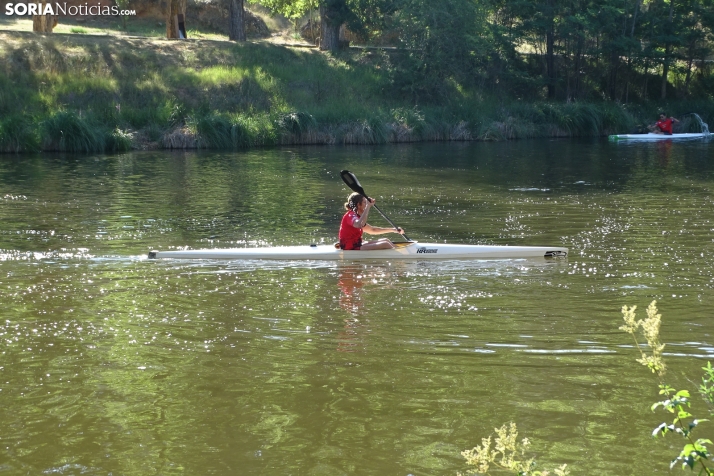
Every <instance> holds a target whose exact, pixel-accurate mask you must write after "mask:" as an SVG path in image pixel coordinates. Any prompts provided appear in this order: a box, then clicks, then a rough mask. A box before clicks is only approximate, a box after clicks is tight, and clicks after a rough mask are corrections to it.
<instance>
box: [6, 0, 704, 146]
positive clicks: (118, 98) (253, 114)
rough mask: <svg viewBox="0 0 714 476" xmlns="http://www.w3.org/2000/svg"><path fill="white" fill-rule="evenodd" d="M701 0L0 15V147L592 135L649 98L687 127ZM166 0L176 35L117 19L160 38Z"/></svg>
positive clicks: (631, 124)
mask: <svg viewBox="0 0 714 476" xmlns="http://www.w3.org/2000/svg"><path fill="white" fill-rule="evenodd" d="M102 1H109V0H102ZM176 2H178V3H177V4H176ZM182 2H183V3H182ZM713 2H714V0H696V1H695V0H669V1H666V0H650V1H644V0H617V1H615V0H602V1H597V2H595V1H586V0H575V1H555V0H486V1H484V0H441V1H438V2H434V1H427V0H297V1H295V0H256V1H255V2H254V3H246V4H244V3H243V1H242V0H215V1H210V2H200V1H195V0H191V1H189V2H187V1H185V0H165V1H164V2H146V1H142V2H138V1H135V2H132V1H131V0H128V1H124V0H121V7H122V8H133V9H136V11H137V12H139V13H140V15H139V16H137V17H132V16H130V17H123V18H121V21H120V22H118V23H116V22H115V23H116V25H114V26H111V27H109V26H108V27H107V28H106V29H107V32H106V33H107V34H106V36H90V35H88V34H86V30H85V29H84V28H73V29H72V30H71V31H72V32H76V33H85V34H62V35H58V34H48V33H42V34H38V33H34V34H33V33H30V32H18V31H9V30H8V29H6V31H4V32H3V31H2V30H3V26H4V25H7V24H8V19H7V17H4V18H3V19H2V20H3V21H4V22H5V23H3V22H0V60H2V63H1V65H0V150H2V151H5V152H17V151H29V150H67V151H85V152H91V151H108V150H124V149H127V148H160V147H169V148H201V147H213V148H238V147H253V146H261V145H272V144H291V143H358V144H369V143H383V142H400V141H413V140H502V139H515V138H527V137H543V136H550V137H572V136H583V135H595V136H597V135H605V134H608V133H622V132H637V131H643V130H644V126H645V124H646V123H647V122H652V121H653V120H654V118H655V116H656V114H657V113H658V112H659V111H660V110H666V112H667V113H668V114H670V115H674V116H678V117H679V118H680V119H682V122H681V123H680V125H679V127H680V131H698V130H699V129H698V128H699V125H698V124H695V123H693V122H692V121H691V120H689V119H688V118H687V117H686V115H687V114H689V113H692V112H697V113H698V114H699V115H701V116H702V117H703V118H704V120H705V121H710V120H711V118H713V117H714V71H713V70H712V66H713V63H714V61H713V59H712V53H713V51H714V3H713ZM1 6H2V5H0V7H1ZM176 12H181V14H182V15H184V18H185V22H186V25H188V26H189V35H188V37H189V38H188V39H186V40H166V39H164V40H161V39H159V38H152V39H149V38H146V39H145V40H143V41H142V40H141V39H140V38H138V35H141V33H140V32H139V33H136V30H133V31H134V33H132V34H129V35H127V33H128V32H129V31H130V30H132V28H134V27H135V26H137V25H140V24H146V22H147V21H148V22H150V23H151V24H153V25H154V26H156V25H161V28H160V30H161V31H160V36H163V37H164V38H166V37H169V38H172V37H173V35H174V33H175V31H173V30H172V27H173V26H175V24H174V22H173V20H172V19H174V18H175V14H176ZM207 12H213V13H212V14H210V15H209V14H208V13H207ZM236 15H237V16H236ZM236 18H237V19H236ZM35 20H37V19H35ZM59 20H60V24H62V23H63V22H65V23H73V22H74V23H73V24H83V25H88V24H89V23H81V22H84V21H87V19H86V18H85V19H83V18H60V19H59ZM90 20H91V19H90ZM157 20H159V21H158V22H157ZM78 22H79V23H78ZM142 22H144V23H142ZM45 23H46V24H47V23H52V22H47V21H45ZM164 27H165V29H164ZM112 28H114V29H115V30H116V31H109V30H112ZM236 28H239V29H241V30H242V32H237V30H236ZM280 28H283V29H284V30H285V31H282V32H280V31H276V30H277V29H280ZM82 30H84V31H82ZM50 31H52V28H50ZM147 31H148V30H147ZM207 32H213V33H211V34H212V35H213V36H210V37H209V36H208V35H209V33H207ZM279 35H282V37H283V38H285V37H287V38H288V39H289V40H291V43H290V44H285V42H283V44H276V41H275V37H276V36H279ZM277 43H279V42H277Z"/></svg>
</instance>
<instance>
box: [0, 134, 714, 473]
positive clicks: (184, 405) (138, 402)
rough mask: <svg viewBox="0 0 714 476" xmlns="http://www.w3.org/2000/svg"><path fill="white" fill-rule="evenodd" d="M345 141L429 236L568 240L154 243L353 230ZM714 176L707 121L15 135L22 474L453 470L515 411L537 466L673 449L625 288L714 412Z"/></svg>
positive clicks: (6, 364)
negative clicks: (699, 132)
mask: <svg viewBox="0 0 714 476" xmlns="http://www.w3.org/2000/svg"><path fill="white" fill-rule="evenodd" d="M344 168H347V169H349V170H351V171H353V172H354V173H355V174H356V175H357V176H358V177H359V179H360V181H361V182H362V185H363V186H364V187H365V189H366V190H367V192H368V193H370V194H371V195H373V196H374V197H376V199H377V204H378V205H379V207H380V209H381V210H382V211H384V212H385V213H386V214H387V215H388V216H390V218H392V220H393V221H394V222H395V223H397V224H398V225H400V226H402V227H404V228H405V229H406V231H407V234H408V235H409V236H410V238H412V239H417V240H419V241H422V242H449V243H480V244H510V245H558V246H566V247H568V248H569V249H570V255H569V256H568V258H567V259H556V260H545V259H542V260H490V261H451V262H432V261H429V262H413V263H404V262H391V263H344V264H336V263H331V262H289V261H285V262H258V261H248V262H240V261H232V262H226V261H206V262H189V261H171V260H148V259H146V255H147V252H148V251H149V250H152V249H175V248H177V247H184V246H188V247H191V248H210V247H234V246H238V247H243V246H267V245H288V244H302V243H332V242H334V241H335V240H336V232H337V228H338V227H339V221H340V218H341V215H342V212H343V211H342V204H343V203H344V201H345V198H346V196H347V194H348V192H349V190H348V189H347V188H346V187H345V186H344V184H343V183H342V181H341V180H340V176H339V172H340V170H341V169H344ZM713 188H714V145H713V144H711V143H707V142H686V143H671V142H669V143H660V144H613V143H608V142H606V141H601V140H594V141H590V140H585V141H580V140H529V141H518V142H507V143H433V144H431V143H427V144H404V145H386V146H375V147H294V148H279V149H267V150H252V151H247V152H236V153H227V152H166V151H153V152H152V151H148V152H132V153H127V154H122V155H111V156H104V155H101V156H70V155H53V154H45V155H37V156H12V155H5V156H0V217H1V219H0V299H1V302H2V309H3V311H2V318H1V319H0V338H1V339H2V347H1V350H0V352H1V359H0V422H1V423H0V428H1V429H0V474H8V475H20V474H23V475H24V474H60V475H69V474H72V475H75V474H98V475H99V474H102V475H106V474H113V475H146V474H165V475H174V474H176V475H178V474H186V475H188V474H201V475H209V474H215V475H234V474H256V475H257V474H264V475H274V474H280V475H289V474H292V475H301V474H305V475H341V474H344V475H352V474H365V475H366V474H369V475H387V474H390V475H403V476H407V475H413V476H423V475H447V474H448V475H455V474H456V473H457V472H458V471H461V472H464V471H465V470H466V469H467V468H466V467H465V465H464V459H463V458H462V456H461V455H460V452H461V451H463V450H465V449H470V448H472V447H473V446H475V445H478V444H480V443H481V439H482V438H484V437H487V436H488V435H489V434H491V433H492V432H493V429H494V428H495V427H500V426H501V425H502V424H504V423H508V422H515V423H516V424H517V425H518V429H519V432H520V433H519V434H520V437H524V436H525V437H528V438H529V439H530V440H531V442H532V444H531V447H530V449H529V455H530V456H534V457H535V458H536V460H537V463H538V467H537V468H538V469H552V468H553V467H555V466H559V465H560V464H563V463H567V464H568V466H569V468H570V469H571V474H598V475H613V476H615V475H623V474H654V473H661V474H665V473H667V474H668V473H669V462H670V460H671V459H673V458H674V457H676V456H677V455H678V453H679V450H680V449H681V446H682V445H683V440H681V438H679V437H675V436H672V435H668V436H667V437H666V438H665V439H664V440H663V439H652V438H651V437H650V434H651V431H652V429H653V428H654V427H655V426H657V425H658V424H659V423H660V422H662V421H664V419H665V418H666V417H667V415H665V414H664V413H653V412H652V411H651V410H650V405H651V404H652V403H653V402H655V401H656V400H657V398H658V395H657V391H658V388H657V385H658V381H657V378H656V377H655V376H653V374H651V373H650V372H649V371H648V370H647V369H646V368H644V367H642V366H641V365H640V364H638V363H637V362H636V361H635V359H636V358H638V357H639V353H638V352H637V351H636V349H635V348H634V346H633V345H632V340H631V338H630V337H629V336H628V335H626V334H624V333H623V332H622V331H619V330H618V327H619V326H620V325H621V324H622V317H621V313H620V309H621V307H622V306H623V305H628V306H629V305H637V306H638V308H639V311H638V317H645V312H644V310H645V308H646V307H647V305H648V304H649V303H650V302H651V301H652V300H655V299H656V300H657V301H658V307H659V310H660V312H661V313H662V315H663V323H662V329H661V338H662V340H663V342H665V343H666V348H665V359H666V362H667V364H668V366H669V370H668V373H667V374H666V376H665V379H666V381H667V382H668V383H669V384H670V385H672V386H674V387H676V388H678V389H679V388H688V389H689V390H690V391H692V394H693V399H692V400H693V402H694V405H693V407H692V413H694V414H695V415H696V416H698V417H699V418H707V417H708V416H709V414H708V409H707V407H706V406H705V405H704V404H703V403H702V402H701V399H700V398H699V397H698V395H697V394H696V393H697V392H696V390H697V386H698V384H699V382H700V378H701V374H702V372H701V367H702V366H704V365H706V362H707V361H708V360H712V359H713V358H714V336H712V333H713V332H714V321H713V320H712V317H713V316H712V309H713V308H714V292H712V288H713V287H714V243H713V240H714V203H713V198H712V197H713V196H714V193H713ZM370 218H371V219H370V222H371V223H372V224H374V225H378V226H386V223H385V222H384V221H383V220H382V219H381V218H380V217H379V216H378V215H376V214H375V215H374V216H371V217H370ZM697 432H699V433H697V436H700V437H708V438H712V437H714V424H712V423H708V424H707V423H704V424H702V425H701V427H700V428H698V429H697ZM713 439H714V438H713Z"/></svg>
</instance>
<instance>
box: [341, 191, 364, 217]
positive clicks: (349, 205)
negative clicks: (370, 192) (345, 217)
mask: <svg viewBox="0 0 714 476" xmlns="http://www.w3.org/2000/svg"><path fill="white" fill-rule="evenodd" d="M364 200H365V197H364V195H362V194H361V193H357V192H354V193H352V194H350V196H349V197H347V202H346V203H345V210H352V211H353V212H355V213H359V206H360V205H361V204H362V202H363V201H364Z"/></svg>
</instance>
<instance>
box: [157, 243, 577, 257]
mask: <svg viewBox="0 0 714 476" xmlns="http://www.w3.org/2000/svg"><path fill="white" fill-rule="evenodd" d="M395 245H396V248H395V249H390V250H370V251H364V250H359V251H358V250H351V251H345V250H341V249H339V248H335V247H334V246H333V245H303V246H276V247H266V248H232V249H203V250H175V251H151V252H150V253H149V259H162V258H173V259H220V260H226V259H228V260H258V259H259V260H336V261H345V260H347V261H351V260H426V259H428V260H454V259H459V260H460V259H515V258H565V257H567V256H568V249H567V248H562V247H559V246H501V245H449V244H444V243H417V242H415V241H411V242H400V243H395Z"/></svg>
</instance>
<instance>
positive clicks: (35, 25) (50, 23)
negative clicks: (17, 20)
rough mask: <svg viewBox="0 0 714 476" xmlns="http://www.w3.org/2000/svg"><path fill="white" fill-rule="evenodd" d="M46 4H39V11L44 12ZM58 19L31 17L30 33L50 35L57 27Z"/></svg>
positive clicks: (39, 16) (54, 16) (43, 16)
mask: <svg viewBox="0 0 714 476" xmlns="http://www.w3.org/2000/svg"><path fill="white" fill-rule="evenodd" d="M46 4H47V2H42V3H40V4H39V5H40V8H41V9H42V10H41V11H44V9H45V5H46ZM57 23H58V17H57V16H56V15H32V31H36V32H38V33H52V29H53V28H54V27H55V26H57Z"/></svg>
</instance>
